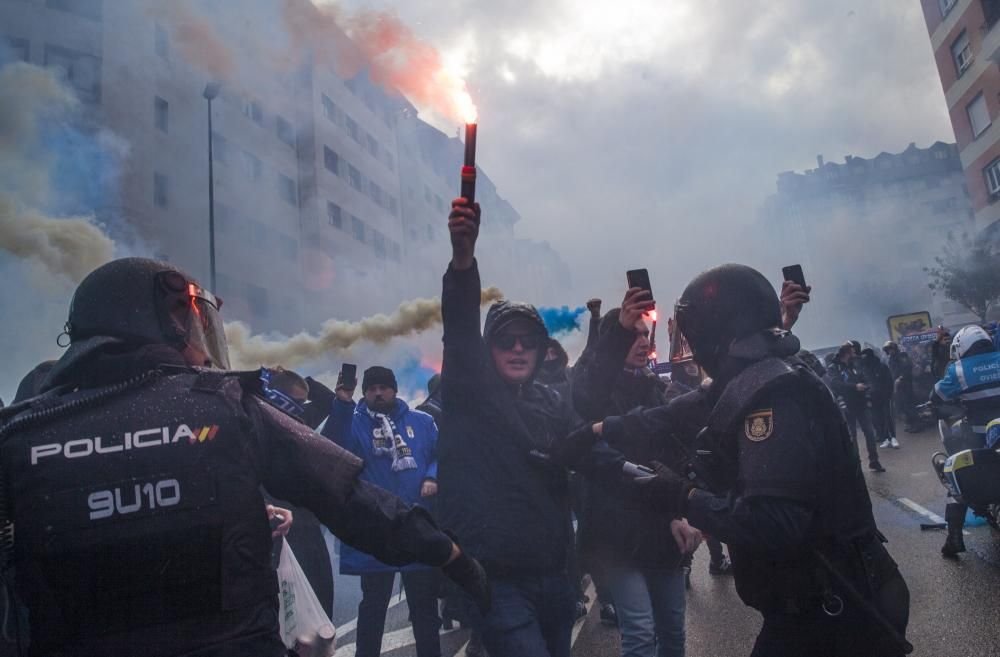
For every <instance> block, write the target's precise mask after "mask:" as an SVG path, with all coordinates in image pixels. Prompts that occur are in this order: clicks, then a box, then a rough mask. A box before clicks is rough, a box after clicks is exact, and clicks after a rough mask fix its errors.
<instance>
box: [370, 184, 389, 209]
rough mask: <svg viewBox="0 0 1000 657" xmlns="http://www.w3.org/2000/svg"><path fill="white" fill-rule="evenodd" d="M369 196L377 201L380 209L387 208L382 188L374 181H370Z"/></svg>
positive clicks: (376, 203)
mask: <svg viewBox="0 0 1000 657" xmlns="http://www.w3.org/2000/svg"><path fill="white" fill-rule="evenodd" d="M368 196H369V197H370V198H371V200H373V201H375V205H377V206H379V207H380V208H382V207H385V201H384V200H382V188H381V187H379V186H378V183H376V182H375V181H374V180H369V181H368Z"/></svg>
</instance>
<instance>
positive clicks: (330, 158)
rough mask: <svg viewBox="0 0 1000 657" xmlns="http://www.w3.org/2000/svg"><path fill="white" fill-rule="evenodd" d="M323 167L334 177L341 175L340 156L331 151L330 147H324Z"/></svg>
mask: <svg viewBox="0 0 1000 657" xmlns="http://www.w3.org/2000/svg"><path fill="white" fill-rule="evenodd" d="M323 166H324V167H326V170H327V171H329V172H330V173H332V174H334V175H338V176H339V175H340V156H339V155H337V154H336V153H335V152H334V151H332V150H330V147H329V146H324V147H323Z"/></svg>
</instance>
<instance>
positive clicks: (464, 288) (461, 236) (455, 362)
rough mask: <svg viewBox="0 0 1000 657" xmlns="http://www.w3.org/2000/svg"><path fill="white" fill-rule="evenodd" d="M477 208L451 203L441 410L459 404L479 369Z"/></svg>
mask: <svg viewBox="0 0 1000 657" xmlns="http://www.w3.org/2000/svg"><path fill="white" fill-rule="evenodd" d="M479 218H480V211H479V205H478V204H475V205H474V206H473V207H471V208H470V207H469V206H468V204H467V203H466V201H465V199H463V198H459V199H455V200H454V201H452V211H451V215H449V217H448V230H449V231H450V233H451V252H452V257H451V264H450V265H449V266H448V271H447V272H445V275H444V280H443V282H442V292H441V314H442V316H443V319H444V359H443V365H442V369H441V397H442V402H443V404H444V405H445V406H448V405H449V404H451V403H460V400H461V399H462V396H463V394H464V393H466V392H469V391H470V390H471V389H472V388H473V387H474V386H472V384H473V383H474V382H475V379H476V377H477V376H478V374H479V372H480V370H481V368H482V358H483V347H482V335H481V333H480V330H479V301H480V288H481V283H480V280H479V268H478V266H477V264H476V239H477V238H478V236H479Z"/></svg>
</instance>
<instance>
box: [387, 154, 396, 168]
mask: <svg viewBox="0 0 1000 657" xmlns="http://www.w3.org/2000/svg"><path fill="white" fill-rule="evenodd" d="M384 152H385V165H386V166H387V167H389V171H395V170H396V159H395V158H394V157H393V156H392V153H390V152H389V151H384Z"/></svg>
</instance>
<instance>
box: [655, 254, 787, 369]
mask: <svg viewBox="0 0 1000 657" xmlns="http://www.w3.org/2000/svg"><path fill="white" fill-rule="evenodd" d="M674 317H676V319H677V327H678V328H679V329H680V330H681V332H682V333H683V334H684V337H685V338H687V341H688V344H690V345H691V350H692V351H693V352H694V359H695V361H696V362H697V363H698V364H699V365H701V366H702V367H703V368H704V369H705V371H706V372H708V374H709V375H710V376H716V375H717V368H718V365H719V364H720V363H721V361H722V358H723V357H724V356H725V355H726V353H727V352H728V350H729V345H730V344H731V343H732V342H733V341H734V340H738V339H740V338H743V337H746V336H748V335H751V334H752V333H756V332H758V331H762V330H764V329H769V328H775V327H778V326H781V302H780V301H779V300H778V295H777V293H775V291H774V288H773V287H771V284H770V283H769V282H768V280H767V279H766V278H764V276H763V274H761V273H760V272H759V271H757V270H756V269H753V268H752V267H747V266H746V265H735V264H729V265H720V266H718V267H715V268H713V269H709V270H708V271H706V272H703V273H701V274H699V275H698V276H696V277H695V279H694V280H693V281H691V282H690V283H688V286H687V287H686V288H685V289H684V293H683V294H682V295H681V298H680V299H679V300H678V301H677V306H676V308H675V311H674Z"/></svg>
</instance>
